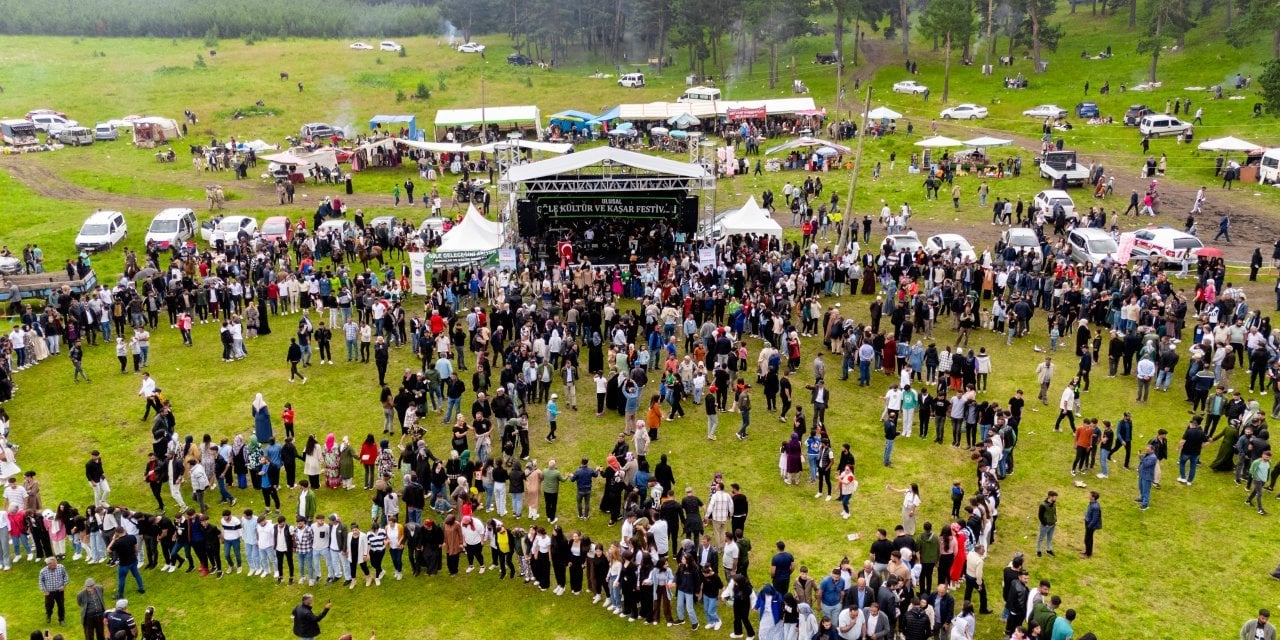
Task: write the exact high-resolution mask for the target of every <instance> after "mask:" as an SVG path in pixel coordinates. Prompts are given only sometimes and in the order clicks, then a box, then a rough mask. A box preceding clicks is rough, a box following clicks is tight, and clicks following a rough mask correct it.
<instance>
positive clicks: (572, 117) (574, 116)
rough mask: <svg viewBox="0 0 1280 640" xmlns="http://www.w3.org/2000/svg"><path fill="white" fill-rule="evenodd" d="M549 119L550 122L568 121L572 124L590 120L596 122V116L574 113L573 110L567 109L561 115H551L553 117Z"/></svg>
mask: <svg viewBox="0 0 1280 640" xmlns="http://www.w3.org/2000/svg"><path fill="white" fill-rule="evenodd" d="M548 119H549V120H568V121H570V122H587V121H588V120H594V119H595V115H593V114H590V113H587V112H586V111H574V110H573V109H566V110H564V111H561V112H560V113H553V114H551V116H550V117H549V118H548Z"/></svg>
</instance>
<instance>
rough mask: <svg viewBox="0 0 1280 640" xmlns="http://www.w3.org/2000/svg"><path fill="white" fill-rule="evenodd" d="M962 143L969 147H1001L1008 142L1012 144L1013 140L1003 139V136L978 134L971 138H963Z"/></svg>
mask: <svg viewBox="0 0 1280 640" xmlns="http://www.w3.org/2000/svg"><path fill="white" fill-rule="evenodd" d="M964 143H965V144H966V145H968V146H970V147H977V148H979V149H983V148H986V147H1003V146H1005V145H1008V144H1013V141H1012V140H1005V139H1004V138H993V137H991V136H979V137H977V138H973V139H972V140H965V141H964Z"/></svg>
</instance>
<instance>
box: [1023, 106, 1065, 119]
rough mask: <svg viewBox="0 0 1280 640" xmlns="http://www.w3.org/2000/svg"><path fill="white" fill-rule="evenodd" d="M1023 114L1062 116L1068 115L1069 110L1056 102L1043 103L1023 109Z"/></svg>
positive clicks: (1037, 116)
mask: <svg viewBox="0 0 1280 640" xmlns="http://www.w3.org/2000/svg"><path fill="white" fill-rule="evenodd" d="M1022 115H1024V116H1029V117H1032V118H1061V117H1062V116H1065V115H1067V110H1066V109H1063V108H1062V107H1059V106H1058V105H1056V104H1042V105H1037V106H1034V107H1032V108H1030V109H1027V110H1026V111H1023V112H1022Z"/></svg>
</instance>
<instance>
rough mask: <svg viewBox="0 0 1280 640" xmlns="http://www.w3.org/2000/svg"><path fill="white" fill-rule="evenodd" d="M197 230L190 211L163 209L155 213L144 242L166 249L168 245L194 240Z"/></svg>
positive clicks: (194, 214)
mask: <svg viewBox="0 0 1280 640" xmlns="http://www.w3.org/2000/svg"><path fill="white" fill-rule="evenodd" d="M198 228H199V224H198V223H197V222H196V213H195V212H194V211H192V210H191V209H182V208H173V209H165V210H163V211H161V212H160V213H157V214H156V217H155V218H154V219H153V220H152V221H151V226H150V227H148V228H147V237H146V238H145V241H146V242H148V243H150V242H154V243H156V244H157V245H159V246H160V248H161V249H168V248H169V247H170V245H174V244H180V243H183V242H186V241H187V240H190V239H192V238H194V237H195V235H196V230H197V229H198Z"/></svg>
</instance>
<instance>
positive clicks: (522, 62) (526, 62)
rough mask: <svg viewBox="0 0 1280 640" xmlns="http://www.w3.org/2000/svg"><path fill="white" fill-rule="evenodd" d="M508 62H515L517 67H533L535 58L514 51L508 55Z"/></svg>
mask: <svg viewBox="0 0 1280 640" xmlns="http://www.w3.org/2000/svg"><path fill="white" fill-rule="evenodd" d="M507 64H513V65H515V66H517V67H531V66H533V58H530V57H529V56H526V55H525V54H523V53H513V54H511V55H509V56H507Z"/></svg>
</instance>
